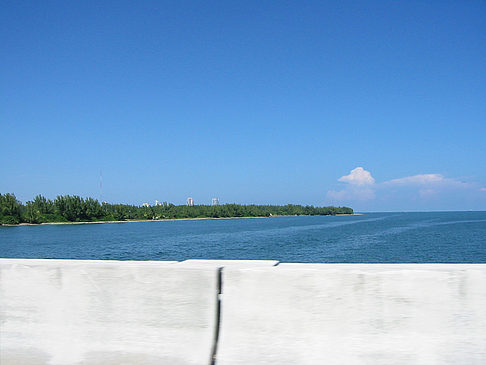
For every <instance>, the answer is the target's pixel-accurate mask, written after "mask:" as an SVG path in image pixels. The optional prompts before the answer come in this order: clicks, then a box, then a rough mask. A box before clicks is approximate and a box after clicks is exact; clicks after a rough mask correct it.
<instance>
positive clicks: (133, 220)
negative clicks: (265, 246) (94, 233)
mask: <svg viewBox="0 0 486 365" xmlns="http://www.w3.org/2000/svg"><path fill="white" fill-rule="evenodd" d="M346 215H349V216H351V215H363V213H352V214H328V215H272V216H270V217H217V218H213V217H200V218H167V219H130V220H124V221H94V222H44V223H19V224H3V225H0V226H3V227H19V226H47V225H54V226H57V225H77V224H101V223H134V222H173V221H199V220H210V219H211V220H213V219H214V220H217V219H255V218H276V217H332V216H346Z"/></svg>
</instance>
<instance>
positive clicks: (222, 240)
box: [0, 212, 486, 263]
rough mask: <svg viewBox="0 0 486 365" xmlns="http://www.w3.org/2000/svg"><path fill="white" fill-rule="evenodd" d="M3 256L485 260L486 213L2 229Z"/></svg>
mask: <svg viewBox="0 0 486 365" xmlns="http://www.w3.org/2000/svg"><path fill="white" fill-rule="evenodd" d="M0 257H8V258H65V259H106V260H184V259H189V258H197V259H275V260H280V261H282V262H455V263H460V262H462V263H486V212H440V213H369V214H364V215H357V216H336V217H330V216H319V217H274V218H260V219H225V220H199V221H165V222H164V221H162V222H136V223H135V222H131V223H107V224H89V225H44V226H22V227H0Z"/></svg>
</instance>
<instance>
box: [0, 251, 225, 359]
mask: <svg viewBox="0 0 486 365" xmlns="http://www.w3.org/2000/svg"><path fill="white" fill-rule="evenodd" d="M217 275H218V272H217V269H215V268H205V269H203V268H200V269H197V270H195V269H191V268H183V267H180V268H178V267H174V265H173V264H171V263H163V262H139V263H137V262H103V261H101V262H99V261H98V262H84V261H79V262H77V261H69V260H67V261H62V260H52V261H50V260H45V261H44V260H0V326H1V327H0V364H2V365H13V364H23V365H30V364H32V365H34V364H49V365H70V364H100V365H101V364H113V365H114V364H147V365H149V364H150V365H152V364H153V365H155V364H207V363H208V362H209V359H210V357H211V348H212V344H213V338H214V332H215V325H216V302H217V295H216V294H215V293H216V291H217V280H218V277H217Z"/></svg>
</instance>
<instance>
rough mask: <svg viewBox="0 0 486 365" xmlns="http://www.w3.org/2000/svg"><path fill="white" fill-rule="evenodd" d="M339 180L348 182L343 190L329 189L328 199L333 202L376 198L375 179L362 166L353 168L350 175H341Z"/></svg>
mask: <svg viewBox="0 0 486 365" xmlns="http://www.w3.org/2000/svg"><path fill="white" fill-rule="evenodd" d="M338 181H340V182H344V183H346V184H347V185H346V187H345V188H344V189H342V190H339V191H336V190H329V191H328V192H327V199H328V200H330V201H333V202H346V201H353V200H359V201H366V200H372V199H374V198H375V190H374V184H375V179H374V178H373V176H371V173H370V172H369V171H366V170H365V169H364V168H362V167H356V168H355V169H353V170H351V172H350V173H349V175H345V176H341V177H340V178H339V179H338Z"/></svg>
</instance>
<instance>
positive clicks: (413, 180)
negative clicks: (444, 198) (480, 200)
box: [383, 174, 477, 190]
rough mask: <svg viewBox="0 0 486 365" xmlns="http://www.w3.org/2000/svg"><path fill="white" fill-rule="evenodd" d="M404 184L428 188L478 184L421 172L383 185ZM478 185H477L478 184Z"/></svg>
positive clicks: (460, 186)
mask: <svg viewBox="0 0 486 365" xmlns="http://www.w3.org/2000/svg"><path fill="white" fill-rule="evenodd" d="M390 185H393V186H403V187H413V186H416V187H422V188H423V187H427V188H428V190H431V189H432V187H434V188H442V189H444V188H454V189H457V188H464V189H467V188H472V187H473V186H475V185H476V184H473V183H468V182H464V181H461V180H459V179H454V178H449V177H444V175H442V174H420V175H413V176H406V177H401V178H399V179H393V180H388V181H385V182H384V183H383V186H385V187H386V186H390ZM476 186H477V185H476Z"/></svg>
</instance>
